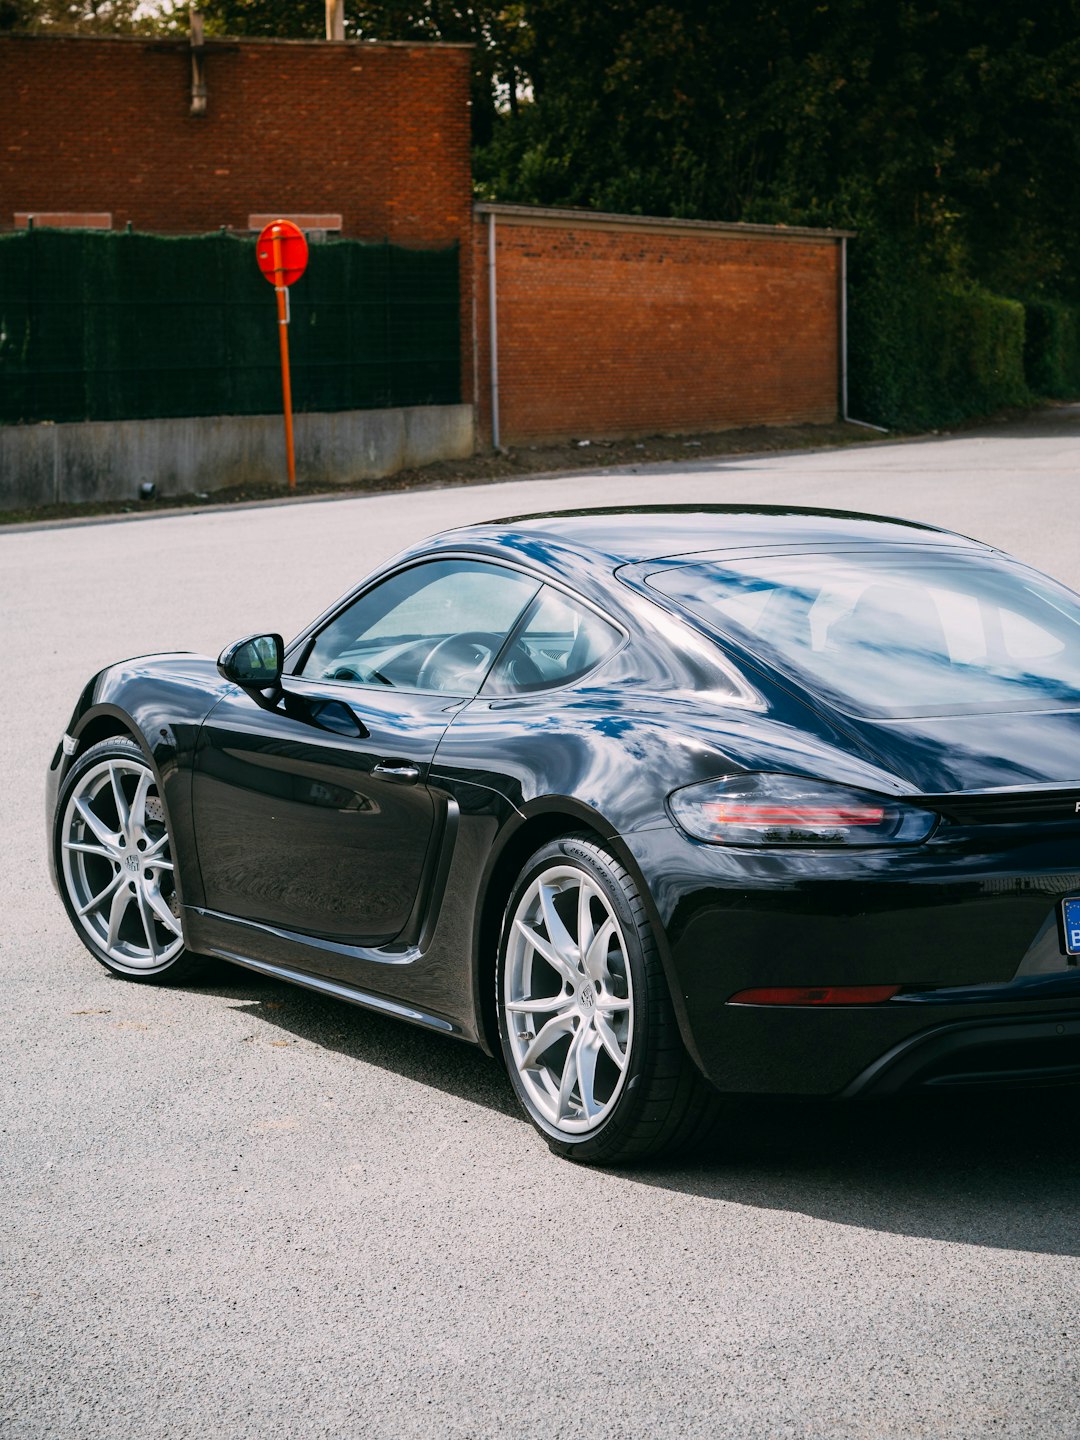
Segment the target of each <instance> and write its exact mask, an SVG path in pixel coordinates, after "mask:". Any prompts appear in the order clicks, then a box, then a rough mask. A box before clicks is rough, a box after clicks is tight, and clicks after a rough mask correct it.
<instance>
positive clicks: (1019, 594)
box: [647, 551, 1080, 717]
mask: <svg viewBox="0 0 1080 1440" xmlns="http://www.w3.org/2000/svg"><path fill="white" fill-rule="evenodd" d="M647 583H648V584H649V586H650V587H652V588H653V589H655V590H659V591H660V592H661V593H662V594H664V595H666V596H668V597H669V598H670V599H672V600H674V601H675V602H676V603H677V604H678V605H680V606H682V607H684V608H685V609H686V610H688V611H690V612H692V613H693V614H695V615H698V616H700V617H701V618H702V619H703V620H705V621H707V622H708V623H709V625H711V626H713V627H715V628H716V629H718V630H721V631H724V632H727V633H728V634H730V635H731V636H732V637H733V638H734V639H737V640H739V641H740V642H741V643H742V644H743V645H745V647H746V648H747V649H748V650H750V651H752V652H756V653H757V654H759V655H760V656H761V657H762V658H763V659H766V660H771V661H772V662H773V663H775V664H778V665H779V666H780V667H781V668H785V669H789V670H791V671H793V672H795V673H796V674H797V675H799V676H800V677H801V678H802V679H803V680H804V681H805V682H807V683H808V684H809V685H810V686H811V687H812V688H815V689H817V690H820V691H822V692H824V693H825V694H827V695H829V696H830V697H831V698H833V699H834V700H836V701H837V702H838V703H839V704H840V705H841V706H842V707H843V708H845V709H847V710H850V711H853V712H854V713H856V714H862V715H879V716H894V717H908V716H922V715H941V714H958V713H962V712H965V711H971V712H988V711H1003V710H1044V709H1053V710H1057V709H1069V708H1072V707H1076V706H1080V600H1078V598H1077V596H1075V595H1073V594H1072V592H1071V591H1068V590H1065V589H1064V588H1063V587H1061V586H1058V585H1056V584H1055V583H1054V582H1053V581H1051V580H1047V579H1045V578H1043V577H1039V576H1037V575H1035V574H1034V573H1033V572H1030V571H1028V570H1025V569H1023V568H1022V567H1020V566H1017V565H1013V564H1010V563H1009V562H1007V561H1004V560H999V559H996V558H995V557H992V556H984V555H981V554H970V553H969V554H968V555H966V556H965V558H963V559H960V558H958V557H956V555H955V552H954V554H953V555H952V556H948V557H941V556H938V555H927V554H925V553H922V554H920V555H917V556H914V555H912V554H911V553H910V552H908V553H906V554H903V555H896V554H891V553H888V552H880V551H870V552H862V553H858V552H850V551H849V552H843V553H832V554H828V555H784V556H777V555H771V556H758V557H754V558H749V559H743V558H739V559H727V558H725V559H722V560H715V559H714V560H706V561H702V562H695V563H694V564H689V565H671V566H669V567H666V568H664V569H662V570H657V571H654V572H653V573H652V574H650V575H649V576H648V577H647Z"/></svg>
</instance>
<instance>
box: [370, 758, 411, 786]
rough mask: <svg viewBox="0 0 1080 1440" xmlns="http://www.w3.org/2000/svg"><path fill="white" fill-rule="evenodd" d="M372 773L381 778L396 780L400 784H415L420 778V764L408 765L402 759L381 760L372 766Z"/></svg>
mask: <svg viewBox="0 0 1080 1440" xmlns="http://www.w3.org/2000/svg"><path fill="white" fill-rule="evenodd" d="M371 773H372V775H378V777H379V779H380V780H396V781H397V783H398V784H399V785H415V784H416V782H417V780H419V779H420V766H419V765H407V764H406V763H405V762H404V761H402V760H380V761H379V763H378V764H377V765H373V766H372V767H371Z"/></svg>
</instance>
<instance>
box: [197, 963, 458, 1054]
mask: <svg viewBox="0 0 1080 1440" xmlns="http://www.w3.org/2000/svg"><path fill="white" fill-rule="evenodd" d="M211 953H212V954H214V955H216V956H218V957H219V958H220V959H222V960H228V961H229V962H230V963H231V964H233V965H243V966H244V968H245V969H247V970H257V971H258V972H259V974H260V975H269V976H271V977H272V978H273V979H274V980H287V981H288V982H289V984H290V985H302V986H303V987H304V989H305V990H317V991H318V992H319V993H320V994H321V995H332V996H333V997H334V999H335V1000H347V1001H348V1002H349V1004H350V1005H360V1006H362V1007H363V1008H364V1009H365V1010H375V1011H377V1012H378V1013H379V1014H380V1015H392V1016H393V1017H394V1019H396V1020H408V1021H409V1022H410V1024H413V1025H422V1026H423V1027H424V1029H426V1030H436V1031H438V1033H439V1034H440V1035H453V1036H455V1037H457V1038H458V1039H461V1040H465V1039H467V1038H468V1037H467V1036H466V1034H465V1032H464V1030H463V1029H462V1027H461V1026H460V1025H455V1024H453V1022H452V1021H450V1020H444V1019H443V1017H442V1016H441V1015H429V1014H427V1013H426V1012H425V1011H423V1010H417V1009H415V1008H414V1007H413V1006H411V1005H403V1004H401V1002H400V1001H398V1000H386V999H384V998H383V996H381V995H369V994H368V993H367V992H366V991H364V990H356V989H354V988H353V986H351V985H343V984H342V983H341V981H340V980H328V979H326V978H324V977H323V976H321V975H310V974H308V973H307V972H306V971H304V970H292V969H290V968H289V967H288V966H287V965H272V964H271V963H270V962H269V961H268V960H252V959H251V957H250V956H248V955H237V954H235V953H234V952H233V951H230V950H225V949H222V948H220V947H217V946H215V947H214V949H213V951H212V952H211Z"/></svg>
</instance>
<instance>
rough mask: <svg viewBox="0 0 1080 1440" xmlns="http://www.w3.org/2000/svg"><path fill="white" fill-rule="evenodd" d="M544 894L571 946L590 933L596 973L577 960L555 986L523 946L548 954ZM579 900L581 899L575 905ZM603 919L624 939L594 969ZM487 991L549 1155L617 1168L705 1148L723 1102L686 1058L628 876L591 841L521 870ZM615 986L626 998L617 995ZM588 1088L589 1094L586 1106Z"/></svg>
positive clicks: (566, 842)
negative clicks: (547, 1036)
mask: <svg viewBox="0 0 1080 1440" xmlns="http://www.w3.org/2000/svg"><path fill="white" fill-rule="evenodd" d="M574 871H577V872H580V874H581V875H582V876H584V877H585V882H584V884H581V883H580V882H577V881H575V878H574V875H573V873H572V872H574ZM542 876H545V877H549V878H550V883H549V884H547V885H546V886H543V885H540V877H542ZM575 884H577V885H578V890H577V894H576V897H575ZM558 886H564V887H565V888H564V889H561V890H558V889H556V888H555V887H558ZM545 889H546V891H547V895H548V903H549V904H550V905H552V906H554V907H555V909H556V911H558V910H559V908H560V905H561V908H562V911H563V912H567V913H563V915H562V917H561V918H562V919H563V921H564V924H565V929H566V931H567V932H572V936H571V938H573V939H575V940H579V939H580V931H581V928H582V927H593V928H591V929H589V931H588V934H589V935H594V936H595V937H596V939H595V942H594V944H593V945H591V946H586V947H584V948H585V950H586V951H587V952H588V953H590V954H592V955H593V959H592V962H591V969H592V972H594V973H587V971H588V970H589V966H588V965H587V963H586V962H585V961H583V962H582V964H581V966H580V973H579V975H578V977H577V980H576V981H572V980H571V979H570V978H569V977H564V978H562V979H561V980H560V979H559V977H560V974H561V971H560V970H559V969H558V968H556V967H555V966H554V965H553V964H552V962H551V960H550V959H549V958H547V957H546V956H545V954H544V953H543V952H542V951H540V950H537V949H536V947H535V946H534V945H533V943H532V941H531V940H530V939H529V938H528V936H529V935H532V936H534V937H535V938H537V939H539V940H540V941H541V943H542V944H544V945H547V946H549V948H550V944H551V929H552V927H551V925H550V924H548V923H547V921H546V920H543V919H541V916H542V914H543V913H544V910H543V907H544V899H543V895H542V893H541V892H542V891H544V890H545ZM583 894H584V895H587V896H588V898H587V899H586V900H584V901H583V900H582V895H583ZM582 904H585V905H586V906H587V907H588V913H587V914H586V913H584V912H582V911H580V910H578V911H577V912H576V915H577V927H578V928H576V929H575V928H574V923H573V921H572V919H571V916H570V914H569V913H568V912H569V910H571V909H573V908H574V907H576V906H580V905H582ZM605 913H606V915H607V919H604V918H603V917H604V916H605ZM583 917H584V918H583ZM612 919H613V920H614V921H615V923H616V925H617V927H618V930H619V931H620V932H621V934H619V935H618V936H617V937H616V936H615V935H614V934H613V935H612V938H611V940H610V942H609V945H608V948H607V950H606V951H604V954H605V957H606V958H605V959H604V960H603V962H602V964H601V963H599V962H598V954H599V952H598V951H597V946H600V947H603V944H604V942H603V937H602V936H600V930H601V929H603V928H605V927H606V925H607V924H608V922H609V920H612ZM519 921H520V924H519V923H518V922H519ZM555 924H556V927H557V925H558V917H556V920H555ZM522 927H524V928H522ZM586 938H588V935H587V936H586ZM581 951H582V947H581V945H580V944H578V946H577V953H578V954H580V953H581ZM538 957H539V964H538V963H537V959H538ZM558 958H559V957H558V956H556V959H558ZM624 972H625V973H624ZM597 976H599V977H600V978H596V977H597ZM556 982H558V984H559V990H558V992H557V993H555V985H556ZM496 984H497V991H496V1005H497V1009H498V1017H499V1037H500V1041H501V1043H502V1051H503V1057H504V1059H505V1061H506V1067H507V1071H508V1073H509V1075H510V1081H511V1084H512V1085H513V1087H514V1091H515V1094H516V1095H517V1098H518V1100H519V1102H520V1103H521V1105H522V1108H523V1109H524V1110H525V1113H526V1114H527V1115H528V1117H529V1119H530V1120H531V1121H532V1123H533V1125H535V1127H536V1128H537V1129H538V1130H539V1131H540V1133H541V1134H542V1135H543V1136H544V1138H545V1140H546V1141H547V1143H548V1145H549V1146H550V1147H551V1149H552V1150H553V1151H554V1152H555V1153H556V1154H557V1155H562V1156H565V1157H566V1158H568V1159H571V1160H577V1161H581V1162H584V1163H588V1164H592V1165H617V1164H624V1163H626V1162H630V1161H640V1160H644V1159H648V1158H651V1157H654V1156H657V1155H660V1154H662V1153H670V1152H671V1151H673V1150H676V1149H681V1148H684V1147H686V1146H690V1145H698V1144H702V1143H703V1142H704V1141H705V1140H706V1139H707V1138H708V1136H709V1135H710V1134H711V1133H712V1131H713V1129H714V1127H715V1124H716V1120H717V1118H718V1116H719V1114H720V1111H721V1109H722V1106H723V1099H722V1097H721V1096H720V1095H719V1094H718V1093H717V1092H716V1091H715V1090H714V1089H713V1088H712V1087H711V1086H710V1085H708V1084H707V1083H706V1081H705V1080H704V1079H703V1077H702V1076H701V1074H700V1072H699V1071H698V1069H697V1067H696V1066H695V1065H694V1064H693V1062H692V1061H691V1059H690V1057H689V1055H688V1054H687V1053H686V1049H685V1047H684V1045H683V1043H682V1038H681V1036H680V1034H679V1028H678V1023H677V1021H676V1019H675V1013H674V1010H673V1008H672V1004H671V998H670V995H669V993H668V988H667V982H666V980H665V978H664V973H663V968H662V964H661V960H660V956H659V954H658V953H657V948H656V942H655V938H654V936H653V932H652V927H651V925H650V923H649V919H648V915H647V913H646V910H645V906H644V904H643V903H642V899H641V896H640V895H639V893H638V891H637V888H636V886H635V884H634V881H633V879H632V878H631V876H630V875H629V874H628V872H627V871H626V870H625V868H624V867H623V866H622V865H621V864H620V863H619V861H618V860H617V859H615V858H614V856H612V855H611V854H609V853H608V851H607V850H605V849H604V848H603V847H602V846H601V845H599V844H597V843H596V842H595V841H594V840H593V839H592V838H591V837H587V836H577V835H568V836H565V837H562V838H560V839H557V840H554V841H552V842H550V843H549V844H547V845H545V846H543V847H542V848H541V849H540V850H538V851H537V852H536V854H535V855H533V856H532V858H531V859H530V860H529V862H528V864H527V865H526V866H525V868H524V869H523V870H522V872H521V875H520V877H519V879H518V881H517V884H516V885H515V886H514V890H513V893H512V894H511V896H510V901H509V904H508V905H507V908H506V914H505V916H504V920H503V928H502V934H501V937H500V943H499V959H498V966H497V979H496ZM624 989H625V991H626V992H627V994H626V995H625V996H623V995H622V994H620V991H622V990H624ZM549 992H551V993H550V994H549ZM590 995H591V998H590ZM536 997H538V998H536ZM541 1007H543V1008H541ZM593 1007H595V1009H594V1008H593ZM606 1007H610V1008H606ZM523 1012H524V1013H523ZM564 1016H565V1026H566V1027H573V1026H575V1025H576V1027H577V1028H576V1029H574V1028H561V1027H563V1017H564ZM602 1020H603V1022H604V1024H606V1026H607V1033H606V1034H604V1033H601V1021H602ZM618 1027H621V1028H618ZM594 1028H595V1030H596V1032H597V1034H599V1036H600V1040H597V1039H595V1038H594V1036H593V1029H594ZM541 1029H544V1030H545V1031H548V1030H551V1031H552V1033H553V1035H554V1038H553V1039H552V1040H550V1041H549V1042H547V1048H546V1049H541V1050H540V1051H539V1052H536V1051H535V1046H536V1044H537V1043H543V1039H544V1037H543V1036H541V1034H540V1031H541ZM579 1032H580V1033H579ZM612 1040H614V1041H615V1044H614V1045H612V1044H611V1041H612ZM600 1041H602V1043H600ZM575 1043H578V1052H577V1053H578V1054H580V1055H582V1056H585V1055H588V1056H589V1057H590V1058H589V1060H588V1061H587V1062H586V1063H585V1064H584V1066H581V1065H580V1064H579V1062H578V1060H577V1058H576V1055H575V1051H574V1046H575ZM590 1046H591V1048H590ZM594 1056H595V1057H596V1058H593V1057H594ZM619 1057H621V1058H622V1061H623V1066H622V1069H621V1070H620V1068H619V1065H618V1063H617V1060H618V1058H619ZM530 1060H531V1061H532V1063H531V1064H530V1063H529V1062H530ZM590 1066H591V1069H590ZM605 1066H606V1070H607V1075H606V1077H605V1076H604V1075H603V1074H602V1070H603V1068H604V1067H605ZM560 1067H561V1070H562V1078H561V1081H559V1079H558V1076H557V1074H556V1072H557V1071H558V1070H559V1069H560ZM568 1074H570V1076H571V1078H570V1082H569V1084H570V1089H569V1091H568V1092H566V1091H565V1087H566V1085H567V1076H568ZM574 1074H576V1077H577V1078H576V1079H575V1078H574ZM556 1091H557V1093H556ZM586 1091H591V1092H592V1093H591V1094H590V1095H589V1096H588V1097H587V1098H583V1096H585V1092H586ZM564 1094H565V1103H564ZM590 1101H591V1103H592V1104H593V1105H595V1106H596V1107H597V1109H596V1111H595V1113H592V1112H591V1111H590Z"/></svg>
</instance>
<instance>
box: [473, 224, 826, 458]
mask: <svg viewBox="0 0 1080 1440" xmlns="http://www.w3.org/2000/svg"><path fill="white" fill-rule="evenodd" d="M492 219H494V223H495V285H496V292H497V306H496V310H497V317H498V345H497V351H498V376H499V394H500V406H499V418H500V422H501V424H500V431H501V434H500V438H501V440H502V443H503V444H504V445H506V444H509V445H513V444H518V443H521V442H524V441H530V440H560V439H571V438H575V437H587V436H595V437H597V438H600V437H609V438H610V437H618V436H624V435H635V434H637V435H648V434H653V435H655V434H658V433H674V434H692V433H693V432H694V431H695V430H697V431H705V430H719V429H724V428H727V427H733V426H739V425H783V424H793V423H800V422H827V421H831V420H834V419H835V418H836V414H837V406H838V396H839V339H840V305H839V301H840V285H839V279H840V238H841V236H840V232H832V231H826V230H800V229H798V228H796V227H785V226H772V225H722V224H713V223H711V222H702V221H692V220H691V221H680V220H665V219H651V218H648V217H644V216H634V215H599V214H596V215H590V214H587V213H581V212H574V211H558V210H542V209H534V210H530V209H527V208H525V207H524V206H513V205H480V206H478V207H477V218H476V228H475V232H474V235H475V256H476V268H475V278H474V282H473V283H474V292H475V294H476V297H477V326H476V334H477V347H478V355H477V380H478V383H477V401H478V412H479V413H478V426H479V430H480V433H481V435H482V436H483V437H484V439H485V440H488V439H490V437H491V349H490V346H489V342H488V315H489V312H488V304H487V301H488V282H489V272H488V236H489V231H490V224H491V221H492Z"/></svg>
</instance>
